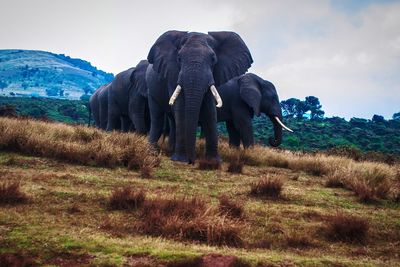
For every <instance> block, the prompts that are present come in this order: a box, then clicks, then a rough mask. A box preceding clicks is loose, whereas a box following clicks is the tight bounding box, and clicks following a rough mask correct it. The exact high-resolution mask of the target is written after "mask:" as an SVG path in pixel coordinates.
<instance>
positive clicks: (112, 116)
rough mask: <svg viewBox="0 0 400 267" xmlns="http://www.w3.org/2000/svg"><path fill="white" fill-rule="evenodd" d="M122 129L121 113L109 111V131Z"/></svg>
mask: <svg viewBox="0 0 400 267" xmlns="http://www.w3.org/2000/svg"><path fill="white" fill-rule="evenodd" d="M120 129H121V117H120V115H119V114H116V113H113V112H109V113H108V120H107V131H114V130H120Z"/></svg>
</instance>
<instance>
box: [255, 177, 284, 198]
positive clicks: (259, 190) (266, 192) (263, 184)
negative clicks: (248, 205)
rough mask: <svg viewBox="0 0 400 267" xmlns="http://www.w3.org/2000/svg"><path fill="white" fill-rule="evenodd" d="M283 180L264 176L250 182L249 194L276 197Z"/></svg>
mask: <svg viewBox="0 0 400 267" xmlns="http://www.w3.org/2000/svg"><path fill="white" fill-rule="evenodd" d="M282 188H283V181H282V179H281V178H280V177H274V176H269V175H267V176H264V177H262V178H261V179H260V181H258V182H257V183H255V184H252V186H251V190H250V194H251V195H253V196H256V197H261V198H278V197H280V195H281V192H282Z"/></svg>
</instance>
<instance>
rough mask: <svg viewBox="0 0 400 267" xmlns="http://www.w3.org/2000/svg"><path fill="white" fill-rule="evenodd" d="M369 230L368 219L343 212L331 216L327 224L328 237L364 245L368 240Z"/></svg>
mask: <svg viewBox="0 0 400 267" xmlns="http://www.w3.org/2000/svg"><path fill="white" fill-rule="evenodd" d="M368 230H369V224H368V221H367V220H366V219H364V218H361V217H358V216H353V215H350V214H345V213H342V212H338V213H337V214H336V215H334V216H331V217H330V218H329V221H328V222H327V235H328V237H329V238H330V239H332V240H336V241H344V242H350V243H353V242H358V243H363V242H365V241H366V239H367V235H368Z"/></svg>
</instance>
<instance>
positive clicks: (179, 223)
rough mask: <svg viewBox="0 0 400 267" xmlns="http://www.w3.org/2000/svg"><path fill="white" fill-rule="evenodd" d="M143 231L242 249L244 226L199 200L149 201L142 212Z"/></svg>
mask: <svg viewBox="0 0 400 267" xmlns="http://www.w3.org/2000/svg"><path fill="white" fill-rule="evenodd" d="M139 218H140V220H139V221H138V223H137V229H138V231H139V232H142V233H144V234H148V235H153V236H166V237H171V238H174V239H177V240H191V241H197V242H201V243H206V244H209V245H219V246H221V245H227V246H241V245H242V240H241V238H240V232H241V227H242V226H241V224H239V223H238V222H237V221H234V220H231V219H229V218H226V217H224V216H219V214H218V212H217V211H215V210H214V209H212V208H211V207H209V206H208V205H207V203H206V202H205V201H204V200H202V199H199V198H173V199H164V198H159V197H158V198H155V199H149V200H146V201H145V203H144V204H143V206H142V208H141V210H140V212H139Z"/></svg>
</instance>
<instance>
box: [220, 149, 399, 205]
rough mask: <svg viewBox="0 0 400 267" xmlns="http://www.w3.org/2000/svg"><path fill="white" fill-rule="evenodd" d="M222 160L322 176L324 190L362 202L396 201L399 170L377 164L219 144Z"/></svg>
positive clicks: (343, 158) (328, 156)
mask: <svg viewBox="0 0 400 267" xmlns="http://www.w3.org/2000/svg"><path fill="white" fill-rule="evenodd" d="M219 151H220V154H221V157H222V158H223V159H224V160H225V161H228V162H235V159H237V157H238V156H237V155H238V154H240V158H241V159H242V161H243V162H244V164H247V165H252V166H272V167H279V168H288V169H291V170H293V171H296V172H305V173H308V174H311V175H315V176H325V177H326V178H327V180H326V186H327V187H344V188H347V189H349V190H351V191H353V192H354V193H355V194H356V196H357V197H358V198H359V199H360V201H362V202H368V201H375V200H378V199H388V198H390V199H392V200H395V199H396V196H397V194H398V193H397V191H396V184H397V183H399V181H400V167H399V166H398V165H388V164H385V163H379V162H357V161H355V160H352V159H349V158H347V157H340V156H331V155H325V154H318V153H317V154H305V153H300V152H290V151H285V150H277V149H271V148H268V147H262V146H258V145H256V146H254V147H253V148H252V149H247V150H244V151H241V152H238V150H237V149H235V148H230V147H229V145H228V144H227V143H224V142H222V143H220V145H219Z"/></svg>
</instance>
